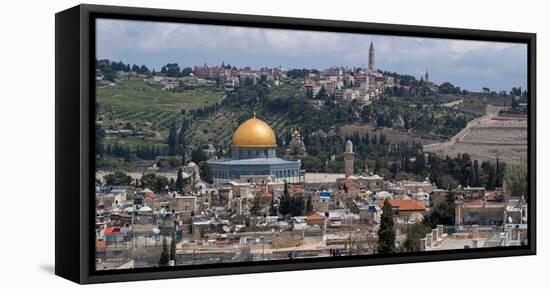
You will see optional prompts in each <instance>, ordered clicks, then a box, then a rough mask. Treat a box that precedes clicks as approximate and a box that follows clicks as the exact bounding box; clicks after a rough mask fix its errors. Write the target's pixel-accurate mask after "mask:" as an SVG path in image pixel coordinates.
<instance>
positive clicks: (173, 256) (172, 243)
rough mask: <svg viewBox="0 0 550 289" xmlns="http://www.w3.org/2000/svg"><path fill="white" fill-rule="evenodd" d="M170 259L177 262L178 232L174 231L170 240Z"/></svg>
mask: <svg viewBox="0 0 550 289" xmlns="http://www.w3.org/2000/svg"><path fill="white" fill-rule="evenodd" d="M170 260H174V263H175V262H176V234H175V233H173V232H172V240H171V241H170Z"/></svg>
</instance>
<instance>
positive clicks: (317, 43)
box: [96, 19, 527, 91]
mask: <svg viewBox="0 0 550 289" xmlns="http://www.w3.org/2000/svg"><path fill="white" fill-rule="evenodd" d="M96 31H97V35H96V37H97V41H96V43H97V49H96V53H97V58H98V59H103V58H108V59H110V60H117V61H118V60H121V61H123V62H125V63H130V64H139V65H141V64H145V65H146V66H148V67H149V68H150V69H151V68H155V69H156V70H159V69H160V67H161V66H162V65H164V64H166V63H169V62H177V63H178V64H179V65H180V66H181V67H183V66H194V65H202V64H204V63H207V64H208V65H212V66H213V65H218V64H221V63H222V61H223V62H225V64H231V65H235V66H237V67H243V66H251V67H253V68H260V67H264V66H267V67H279V66H281V67H282V68H284V69H289V68H316V69H324V68H328V67H331V66H344V67H346V66H347V67H359V66H365V67H366V66H367V63H368V49H369V45H370V42H371V41H373V42H374V48H375V50H376V67H377V68H379V69H382V70H389V71H394V72H398V73H403V74H411V75H415V76H417V77H418V78H419V77H420V75H421V74H422V73H423V72H424V71H426V70H428V71H429V73H430V79H431V80H433V81H435V82H436V83H441V82H444V81H449V82H451V83H453V84H455V85H458V86H460V87H462V88H465V89H469V90H481V88H482V87H489V88H491V89H493V90H497V91H499V90H503V89H505V90H508V91H509V90H510V88H511V87H513V86H522V87H524V88H525V87H526V83H527V45H525V44H511V43H496V42H483V41H464V40H447V39H430V38H418V37H400V36H399V37H398V36H380V35H366V34H347V33H346V34H345V33H333V32H314V31H298V30H283V29H258V28H245V27H231V26H214V25H195V24H181V23H161V22H146V21H127V20H110V19H100V20H97V28H96Z"/></svg>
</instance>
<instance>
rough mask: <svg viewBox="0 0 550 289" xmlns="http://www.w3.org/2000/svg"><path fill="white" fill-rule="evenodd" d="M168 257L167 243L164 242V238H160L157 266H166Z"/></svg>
mask: <svg viewBox="0 0 550 289" xmlns="http://www.w3.org/2000/svg"><path fill="white" fill-rule="evenodd" d="M169 257H170V256H169V252H168V243H167V241H166V237H162V252H161V253H160V260H159V266H166V265H168V261H169V259H168V258H169Z"/></svg>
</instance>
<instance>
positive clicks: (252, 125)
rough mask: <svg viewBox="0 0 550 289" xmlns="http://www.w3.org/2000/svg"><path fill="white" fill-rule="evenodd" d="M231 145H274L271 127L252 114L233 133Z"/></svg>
mask: <svg viewBox="0 0 550 289" xmlns="http://www.w3.org/2000/svg"><path fill="white" fill-rule="evenodd" d="M231 146H232V147H247V148H250V147H273V148H274V147H276V146H277V143H276V138H275V133H274V132H273V129H271V127H270V126H269V124H267V123H266V122H265V121H263V120H261V119H259V118H256V114H255V113H254V116H253V117H252V118H251V119H249V120H247V121H245V122H243V123H242V124H241V125H240V126H239V127H238V128H237V130H236V131H235V134H234V135H233V141H232V143H231Z"/></svg>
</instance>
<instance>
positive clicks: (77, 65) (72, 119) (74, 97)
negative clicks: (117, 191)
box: [55, 4, 536, 284]
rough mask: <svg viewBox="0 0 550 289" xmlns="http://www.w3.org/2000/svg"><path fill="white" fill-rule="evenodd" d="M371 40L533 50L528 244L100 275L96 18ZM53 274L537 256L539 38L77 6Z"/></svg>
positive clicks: (62, 86)
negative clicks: (344, 35) (451, 42)
mask: <svg viewBox="0 0 550 289" xmlns="http://www.w3.org/2000/svg"><path fill="white" fill-rule="evenodd" d="M97 18H113V19H132V20H149V21H162V22H186V23H198V24H215V25H233V26H251V27H263V28H282V29H301V30H315V31H332V32H351V33H369V34H383V35H396V36H417V37H431V38H446V39H465V40H484V41H500V42H515V43H525V44H527V45H528V57H527V61H528V66H527V68H528V92H529V96H528V97H529V102H528V111H529V116H528V160H529V163H528V175H529V183H528V190H529V198H528V206H529V211H528V218H529V224H528V235H529V242H528V245H524V246H518V247H498V248H478V249H461V250H449V251H437V252H434V251H431V252H415V253H400V254H395V255H371V256H352V257H338V258H326V259H321V258H317V259H300V260H293V261H258V262H253V263H252V262H250V263H235V264H211V265H196V266H195V265H193V266H189V267H161V268H147V269H145V268H143V269H139V268H138V269H130V270H126V269H125V270H107V271H101V272H99V271H95V265H94V262H95V258H94V255H95V245H94V242H95V235H94V228H93V226H94V223H93V222H92V220H94V217H95V211H94V204H95V201H94V198H95V194H94V180H95V163H94V151H93V150H94V147H93V145H92V144H93V143H94V133H93V132H94V116H95V99H94V96H95V92H94V89H95V85H92V84H94V73H92V72H93V69H94V63H95V58H94V57H95V25H94V23H95V19H97ZM55 35H56V36H55V37H56V39H55V95H56V98H55V103H56V105H55V107H56V113H55V118H56V119H55V123H56V124H55V125H56V126H55V129H56V135H55V141H56V145H55V148H56V149H55V160H56V165H55V171H56V179H55V182H56V193H55V223H56V228H55V238H56V242H55V262H56V264H55V274H56V275H59V276H61V277H63V278H66V279H69V280H72V281H74V282H77V283H81V284H84V283H100V282H117V281H134V280H146V279H165V278H179V277H194V276H211V275H226V274H244V273H257V272H275V271H288V270H306V269H320V268H336V267H349V266H368V265H384V264H398V263H415V262H428V261H445V260H459V259H474V258H489V257H505V256H521V255H534V254H536V121H535V120H536V34H534V33H518V32H502V31H487V30H472V29H456V28H441V27H426V26H412V25H395V24H378V23H363V22H350V21H332V20H319V19H301V18H287V17H271V16H253V15H238V14H224V13H210V12H194V11H178V10H166V9H149V8H131V7H116V6H99V5H85V4H84V5H79V6H76V7H73V8H70V9H67V10H65V11H62V12H59V13H57V14H56V15H55Z"/></svg>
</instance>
